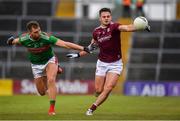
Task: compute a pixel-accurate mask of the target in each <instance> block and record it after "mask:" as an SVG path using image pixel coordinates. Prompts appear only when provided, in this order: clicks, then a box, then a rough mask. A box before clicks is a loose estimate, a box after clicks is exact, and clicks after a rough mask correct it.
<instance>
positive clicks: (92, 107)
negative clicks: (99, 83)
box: [90, 103, 97, 111]
mask: <svg viewBox="0 0 180 121" xmlns="http://www.w3.org/2000/svg"><path fill="white" fill-rule="evenodd" d="M96 108H97V105H96V104H95V103H93V104H92V106H91V107H90V109H91V110H92V111H95V110H96Z"/></svg>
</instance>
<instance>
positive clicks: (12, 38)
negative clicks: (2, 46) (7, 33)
mask: <svg viewBox="0 0 180 121" xmlns="http://www.w3.org/2000/svg"><path fill="white" fill-rule="evenodd" d="M13 40H14V37H13V36H11V37H9V38H8V40H7V44H8V45H12V42H13Z"/></svg>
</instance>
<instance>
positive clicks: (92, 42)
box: [66, 39, 97, 58]
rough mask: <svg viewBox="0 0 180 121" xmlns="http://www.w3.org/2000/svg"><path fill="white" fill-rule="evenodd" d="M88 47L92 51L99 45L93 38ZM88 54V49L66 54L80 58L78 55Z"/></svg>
mask: <svg viewBox="0 0 180 121" xmlns="http://www.w3.org/2000/svg"><path fill="white" fill-rule="evenodd" d="M87 48H88V49H89V50H90V53H92V51H94V50H95V49H97V45H96V43H95V40H94V39H92V40H91V44H90V45H89V46H88V47H87ZM87 54H89V53H88V52H86V51H81V52H79V53H70V54H67V55H66V56H67V57H68V58H78V57H81V56H85V55H87Z"/></svg>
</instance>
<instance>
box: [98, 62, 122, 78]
mask: <svg viewBox="0 0 180 121" xmlns="http://www.w3.org/2000/svg"><path fill="white" fill-rule="evenodd" d="M122 69H123V63H122V60H121V59H120V60H118V61H115V62H112V63H106V62H102V61H100V60H99V59H98V61H97V64H96V75H98V76H105V75H106V73H108V72H112V73H116V74H118V75H120V74H121V72H122Z"/></svg>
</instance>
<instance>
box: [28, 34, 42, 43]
mask: <svg viewBox="0 0 180 121" xmlns="http://www.w3.org/2000/svg"><path fill="white" fill-rule="evenodd" d="M28 37H29V39H30V40H31V41H33V42H35V41H37V40H34V39H32V38H31V37H30V35H29V34H28ZM39 39H40V38H39Z"/></svg>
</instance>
